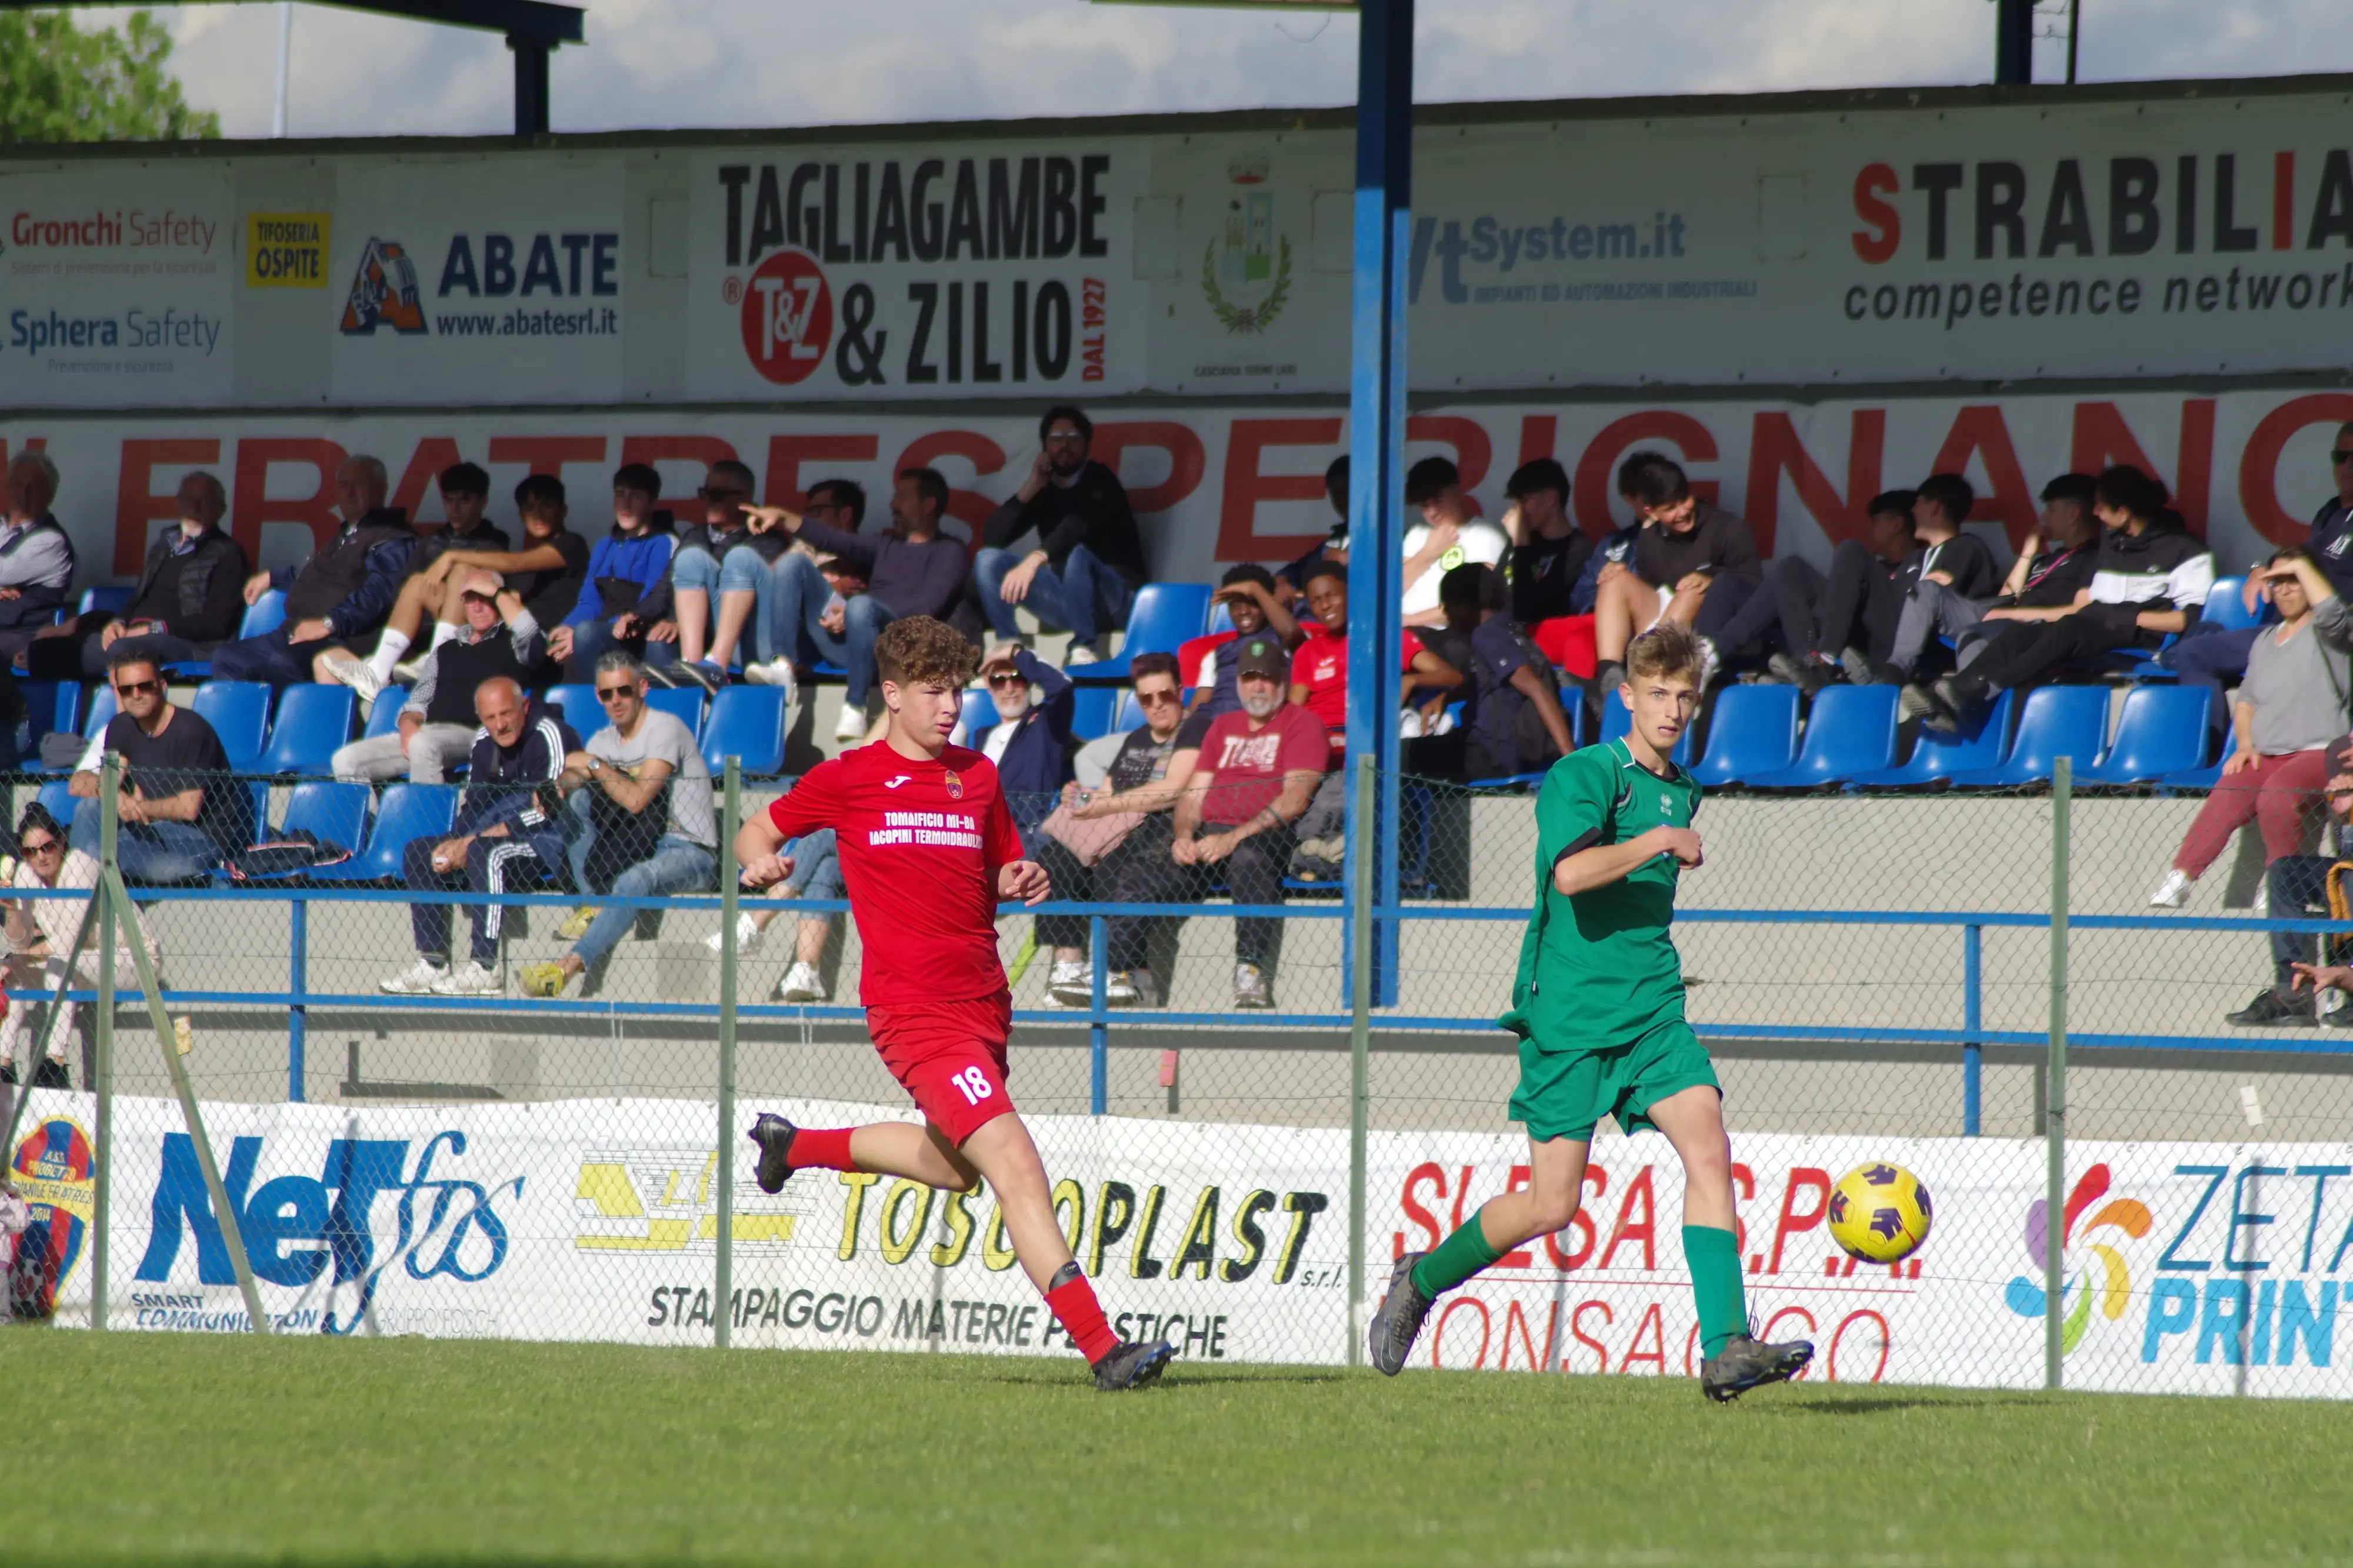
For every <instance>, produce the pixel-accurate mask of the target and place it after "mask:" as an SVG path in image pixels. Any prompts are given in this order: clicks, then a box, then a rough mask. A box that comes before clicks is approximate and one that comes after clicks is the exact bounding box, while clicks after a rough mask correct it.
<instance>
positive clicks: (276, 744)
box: [253, 685, 399, 776]
mask: <svg viewBox="0 0 2353 1568" xmlns="http://www.w3.org/2000/svg"><path fill="white" fill-rule="evenodd" d="M358 711H359V696H358V694H357V693H356V692H354V691H353V690H352V689H351V688H350V687H348V686H309V685H305V686H290V687H288V688H287V689H285V691H284V692H283V693H281V694H280V697H279V699H278V717H277V718H276V719H275V720H274V721H271V723H270V726H269V744H268V745H267V746H265V747H264V748H262V752H261V756H260V758H259V761H257V762H256V763H254V766H253V771H254V772H255V773H270V774H273V775H280V774H286V773H294V774H300V775H310V776H316V775H320V774H323V773H326V772H327V764H328V762H329V760H330V759H332V757H333V756H334V754H335V749H336V748H337V747H339V746H341V745H342V744H343V742H346V741H348V740H350V739H351V738H352V721H353V718H354V717H356V715H357V714H358ZM398 711H399V705H398V704H397V703H396V704H395V705H394V712H395V714H396V715H397V713H398Z"/></svg>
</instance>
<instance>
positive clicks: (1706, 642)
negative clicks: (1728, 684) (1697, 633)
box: [1699, 637, 1724, 691]
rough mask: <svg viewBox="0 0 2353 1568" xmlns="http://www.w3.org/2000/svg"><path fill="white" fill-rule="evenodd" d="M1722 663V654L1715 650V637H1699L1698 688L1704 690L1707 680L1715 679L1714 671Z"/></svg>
mask: <svg viewBox="0 0 2353 1568" xmlns="http://www.w3.org/2000/svg"><path fill="white" fill-rule="evenodd" d="M1723 663H1724V658H1723V656H1722V655H1720V654H1718V653H1717V652H1716V651H1715V638H1714V637H1702V638H1700V639H1699V689H1701V690H1702V691H1705V690H1706V689H1707V687H1708V682H1710V681H1712V680H1714V679H1715V672H1716V670H1717V668H1719V667H1720V666H1721V665H1722V664H1723Z"/></svg>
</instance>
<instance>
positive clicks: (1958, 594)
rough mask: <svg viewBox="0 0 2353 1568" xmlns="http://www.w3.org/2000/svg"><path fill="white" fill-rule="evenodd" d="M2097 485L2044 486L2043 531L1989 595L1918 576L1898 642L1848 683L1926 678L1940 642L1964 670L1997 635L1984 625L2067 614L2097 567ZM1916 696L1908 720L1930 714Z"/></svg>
mask: <svg viewBox="0 0 2353 1568" xmlns="http://www.w3.org/2000/svg"><path fill="white" fill-rule="evenodd" d="M2093 484H2094V480H2093V479H2092V476H2091V475H2089V474H2062V475H2060V476H2059V477H2058V478H2057V479H2052V481H2051V482H2050V483H2049V484H2047V485H2045V486H2043V487H2042V528H2041V530H2040V531H2037V532H2034V533H2030V534H2028V535H2027V536H2026V540H2025V542H2023V543H2022V544H2021V545H2020V546H2019V552H2018V559H2017V560H2016V561H2013V562H2012V563H2010V575H2009V577H2007V578H2006V579H2004V580H2003V582H2002V584H2001V585H2000V590H1999V591H1998V592H1997V593H1995V594H1994V595H1992V596H1991V597H1988V596H1986V595H1971V594H1968V593H1964V592H1963V591H1962V590H1961V589H1959V588H1957V587H1955V586H1953V585H1951V584H1948V583H1946V582H1944V581H1942V580H1940V578H1939V577H1925V576H1924V577H1922V578H1921V579H1920V580H1919V581H1918V582H1916V583H1915V584H1913V585H1912V592H1911V595H1910V596H1909V597H1908V598H1906V599H1905V603H1904V613H1903V615H1902V616H1900V617H1899V618H1898V619H1897V621H1896V626H1895V642H1894V647H1893V648H1892V649H1891V650H1890V651H1889V653H1888V655H1887V658H1886V662H1885V664H1884V665H1883V666H1881V667H1879V668H1874V669H1873V670H1870V671H1867V672H1862V673H1861V674H1859V673H1858V672H1857V671H1855V670H1854V669H1852V668H1850V669H1849V671H1848V679H1851V680H1858V682H1859V681H1860V679H1866V678H1867V679H1871V680H1873V681H1876V682H1878V683H1879V684H1882V685H1894V684H1897V683H1899V682H1906V681H1912V680H1919V679H1926V677H1927V675H1928V674H1929V673H1930V672H1929V671H1927V670H1926V669H1925V668H1922V661H1923V659H1924V658H1925V657H1926V656H1927V655H1928V653H1929V651H1930V648H1931V645H1932V643H1933V642H1934V640H1935V639H1936V638H1937V637H1945V638H1948V639H1950V640H1951V641H1952V642H1953V644H1954V645H1955V647H1957V648H1958V649H1959V652H1960V657H1959V663H1960V664H1961V665H1962V667H1964V668H1966V667H1967V666H1968V663H1969V661H1970V660H1971V659H1972V658H1975V657H1976V656H1977V655H1978V654H1979V653H1981V652H1983V651H1984V649H1985V645H1986V642H1987V641H1988V640H1989V638H1990V637H1992V636H1993V634H1994V633H1996V632H1998V631H2000V629H2001V627H2000V626H1999V625H1987V624H1986V623H1988V622H1996V623H1998V622H2001V621H2031V620H2050V619H2052V618H2055V617H2056V616H2062V615H2064V614H2066V613H2067V612H2068V611H2069V610H2071V609H2072V608H2073V606H2074V604H2075V599H2076V595H2079V594H2081V593H2082V592H2083V591H2084V589H2086V588H2088V587H2090V586H2091V585H2092V573H2093V570H2094V567H2095V566H2096V565H2097V564H2098V561H2099V542H2100V523H2099V520H2098V519H2097V518H2095V517H2094V516H2093V515H2092V489H2093ZM1929 706H1930V705H1929V704H1928V703H1926V701H1925V700H1923V699H1921V698H1920V697H1918V696H1917V695H1915V696H1912V697H1911V698H1909V699H1908V700H1907V701H1906V704H1905V717H1907V718H1909V717H1913V716H1915V715H1916V714H1919V713H1923V712H1926V711H1928V710H1929Z"/></svg>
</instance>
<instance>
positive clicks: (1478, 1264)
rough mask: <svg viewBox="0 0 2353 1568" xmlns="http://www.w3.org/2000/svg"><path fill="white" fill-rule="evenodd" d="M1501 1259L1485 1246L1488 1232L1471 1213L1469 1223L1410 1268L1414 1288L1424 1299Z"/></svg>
mask: <svg viewBox="0 0 2353 1568" xmlns="http://www.w3.org/2000/svg"><path fill="white" fill-rule="evenodd" d="M1484 1212H1485V1211H1484V1210H1483V1209H1482V1211H1481V1213H1484ZM1503 1256H1504V1255H1503V1254H1502V1253H1500V1252H1498V1251H1496V1250H1495V1249H1494V1248H1493V1247H1490V1246H1488V1245H1487V1232H1486V1230H1485V1228H1484V1227H1482V1226H1481V1225H1480V1223H1479V1215H1475V1214H1474V1215H1472V1216H1471V1223H1470V1224H1468V1225H1466V1226H1463V1227H1462V1228H1461V1229H1460V1230H1458V1231H1456V1232H1455V1233H1454V1234H1453V1235H1452V1236H1450V1237H1447V1238H1446V1239H1445V1240H1444V1241H1441V1242H1440V1243H1439V1244H1438V1245H1437V1246H1436V1247H1431V1248H1430V1250H1429V1251H1428V1252H1427V1253H1425V1254H1423V1255H1422V1259H1421V1261H1420V1262H1419V1263H1417V1264H1415V1265H1414V1266H1413V1288H1414V1289H1417V1290H1419V1291H1420V1292H1421V1293H1422V1294H1423V1295H1425V1296H1436V1295H1438V1294H1439V1293H1440V1292H1441V1291H1446V1290H1451V1289H1454V1287H1456V1286H1457V1285H1460V1284H1461V1283H1462V1281H1464V1280H1465V1279H1470V1278H1471V1276H1472V1275H1473V1274H1476V1273H1478V1272H1479V1270H1481V1269H1482V1268H1486V1267H1487V1266H1488V1265H1489V1264H1491V1263H1493V1262H1494V1261H1495V1259H1497V1258H1501V1257H1503Z"/></svg>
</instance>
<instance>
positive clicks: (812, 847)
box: [702, 827, 1060, 1003]
mask: <svg viewBox="0 0 2353 1568" xmlns="http://www.w3.org/2000/svg"><path fill="white" fill-rule="evenodd" d="M782 853H784V854H786V855H789V856H790V857H792V861H793V869H792V874H791V875H790V876H788V877H786V879H784V880H783V881H781V882H774V883H771V884H769V886H768V887H767V889H765V891H766V894H767V896H768V897H769V898H771V899H777V900H782V899H797V900H803V901H805V902H808V903H816V902H818V901H821V900H831V899H839V898H840V897H841V852H840V847H839V844H838V842H837V840H836V839H835V837H834V830H833V829H832V828H830V827H821V828H819V829H818V830H817V831H816V832H815V833H808V834H804V835H802V836H801V837H798V838H795V839H790V840H788V841H786V845H785V847H784V849H783V851H782ZM745 891H746V892H747V893H750V892H751V889H745ZM753 896H754V897H757V896H758V895H757V894H753ZM1057 896H1060V895H1057ZM784 912H785V911H784V910H780V909H776V908H774V907H771V908H768V909H765V910H746V909H739V910H736V913H735V940H736V943H737V946H736V950H735V951H736V952H738V953H739V954H746V955H748V954H750V953H754V952H759V951H760V943H761V941H762V940H763V939H764V938H765V936H766V934H767V930H768V928H769V927H770V926H772V925H774V924H775V923H776V919H777V917H778V916H780V915H782V914H783V913H784ZM840 919H841V915H840V912H839V910H817V911H815V912H813V913H805V914H803V915H802V916H801V917H800V921H799V924H798V927H797V931H796V933H795V936H794V941H793V966H792V967H791V968H790V969H787V970H786V971H785V976H784V978H783V979H781V980H779V981H777V982H776V1000H777V1001H779V1002H797V1003H809V1002H822V1001H825V1000H826V999H827V998H828V997H829V996H831V995H832V994H833V993H832V992H831V991H830V990H829V989H828V987H827V985H826V983H825V969H824V963H825V944H826V942H827V940H828V938H830V937H831V936H832V934H833V928H834V925H835V923H836V922H837V921H839V920H840ZM725 940H726V939H725V937H724V936H723V934H722V933H721V932H719V931H712V933H711V934H710V935H709V936H707V937H704V938H703V939H702V944H703V945H704V946H705V947H707V948H709V949H710V950H711V951H712V952H713V953H717V952H719V951H720V948H721V946H722V945H723V942H725Z"/></svg>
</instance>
